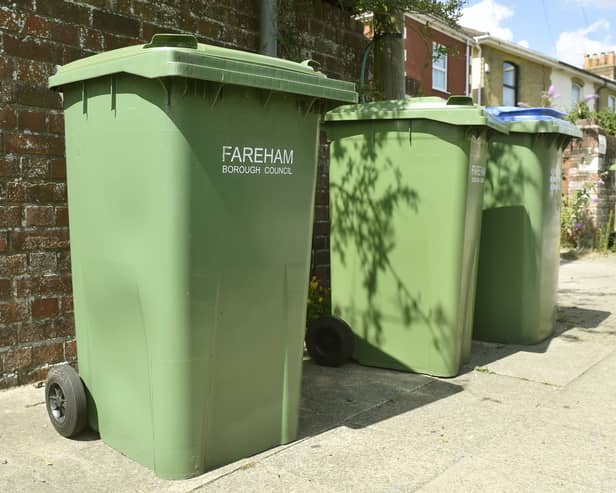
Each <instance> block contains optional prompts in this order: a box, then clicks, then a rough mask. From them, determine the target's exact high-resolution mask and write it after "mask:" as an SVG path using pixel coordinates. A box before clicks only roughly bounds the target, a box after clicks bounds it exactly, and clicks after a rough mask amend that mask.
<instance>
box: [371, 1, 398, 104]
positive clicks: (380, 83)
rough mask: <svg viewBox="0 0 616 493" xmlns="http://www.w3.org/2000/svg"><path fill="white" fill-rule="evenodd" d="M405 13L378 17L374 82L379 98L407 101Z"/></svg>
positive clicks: (377, 15) (379, 15) (375, 31)
mask: <svg viewBox="0 0 616 493" xmlns="http://www.w3.org/2000/svg"><path fill="white" fill-rule="evenodd" d="M403 31H404V14H403V13H400V14H375V15H374V33H375V34H374V80H375V89H376V92H377V98H378V99H403V98H404V97H405V96H406V87H405V85H406V84H405V79H404V39H403V38H402V33H403Z"/></svg>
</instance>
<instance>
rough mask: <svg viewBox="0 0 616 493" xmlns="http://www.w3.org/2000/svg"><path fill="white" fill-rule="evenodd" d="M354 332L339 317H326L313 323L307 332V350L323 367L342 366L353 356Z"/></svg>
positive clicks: (309, 325)
mask: <svg viewBox="0 0 616 493" xmlns="http://www.w3.org/2000/svg"><path fill="white" fill-rule="evenodd" d="M353 343H354V340H353V331H352V330H351V327H349V326H348V324H347V323H346V322H345V321H344V320H341V319H339V318H338V317H332V316H326V317H321V318H318V319H316V320H313V321H311V322H310V323H309V324H308V329H307V330H306V349H308V354H309V355H310V357H311V358H312V360H313V361H314V362H315V363H317V364H318V365H321V366H340V365H342V364H344V363H346V362H347V361H349V360H350V359H351V355H352V354H353Z"/></svg>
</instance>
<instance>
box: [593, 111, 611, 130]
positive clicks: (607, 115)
mask: <svg viewBox="0 0 616 493" xmlns="http://www.w3.org/2000/svg"><path fill="white" fill-rule="evenodd" d="M594 118H596V120H597V123H598V124H599V126H600V127H602V128H603V130H605V131H606V132H607V133H608V134H612V135H616V113H611V112H609V111H607V110H603V111H600V112H598V113H595V114H594Z"/></svg>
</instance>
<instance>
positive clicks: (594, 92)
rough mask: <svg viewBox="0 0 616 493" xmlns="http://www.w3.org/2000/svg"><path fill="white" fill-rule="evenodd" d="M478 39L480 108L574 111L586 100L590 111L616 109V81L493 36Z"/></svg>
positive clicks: (474, 68) (475, 85) (475, 62)
mask: <svg viewBox="0 0 616 493" xmlns="http://www.w3.org/2000/svg"><path fill="white" fill-rule="evenodd" d="M473 41H474V42H473V45H472V46H473V48H472V50H471V58H472V59H471V74H472V76H471V90H472V95H473V98H474V99H475V101H477V102H478V103H480V104H484V105H487V106H500V105H503V106H524V105H527V106H547V105H549V106H552V107H553V108H556V109H558V110H561V111H563V112H565V113H568V112H570V111H571V110H572V109H573V108H574V107H575V105H576V104H577V103H581V102H585V103H586V104H587V105H588V107H589V109H590V110H597V111H600V110H604V109H608V110H611V111H616V81H615V80H613V79H609V78H607V77H604V76H603V75H601V74H599V73H593V72H592V71H590V70H587V69H582V68H578V67H575V66H573V65H569V64H567V63H564V62H561V61H558V60H556V59H554V58H551V57H548V56H546V55H543V54H541V53H538V52H536V51H533V50H530V49H528V48H525V47H523V46H520V45H518V44H515V43H510V42H508V41H503V40H501V39H498V38H495V37H493V36H490V35H489V34H486V35H480V36H475V37H473ZM587 58H588V57H587ZM550 86H553V87H552V90H551V91H550V94H548V91H549V89H550Z"/></svg>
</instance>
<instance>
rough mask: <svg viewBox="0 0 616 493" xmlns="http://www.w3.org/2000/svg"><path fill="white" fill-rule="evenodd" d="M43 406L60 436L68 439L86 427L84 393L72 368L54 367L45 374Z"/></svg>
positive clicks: (86, 415) (79, 380)
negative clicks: (45, 406) (44, 405)
mask: <svg viewBox="0 0 616 493" xmlns="http://www.w3.org/2000/svg"><path fill="white" fill-rule="evenodd" d="M45 404H46V405H47V414H48V415H49V419H50V420H51V424H52V425H53V427H54V428H55V429H56V431H57V432H58V433H60V435H62V436H64V437H67V438H70V437H73V436H75V435H78V434H79V433H81V432H82V431H83V430H84V428H85V427H86V423H87V419H88V412H87V403H86V391H85V388H84V386H83V383H82V381H81V378H79V375H78V374H77V372H76V371H75V370H74V369H73V367H72V366H70V365H68V364H66V365H60V366H54V367H53V368H51V369H50V370H49V373H48V374H47V382H46V384H45Z"/></svg>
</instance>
